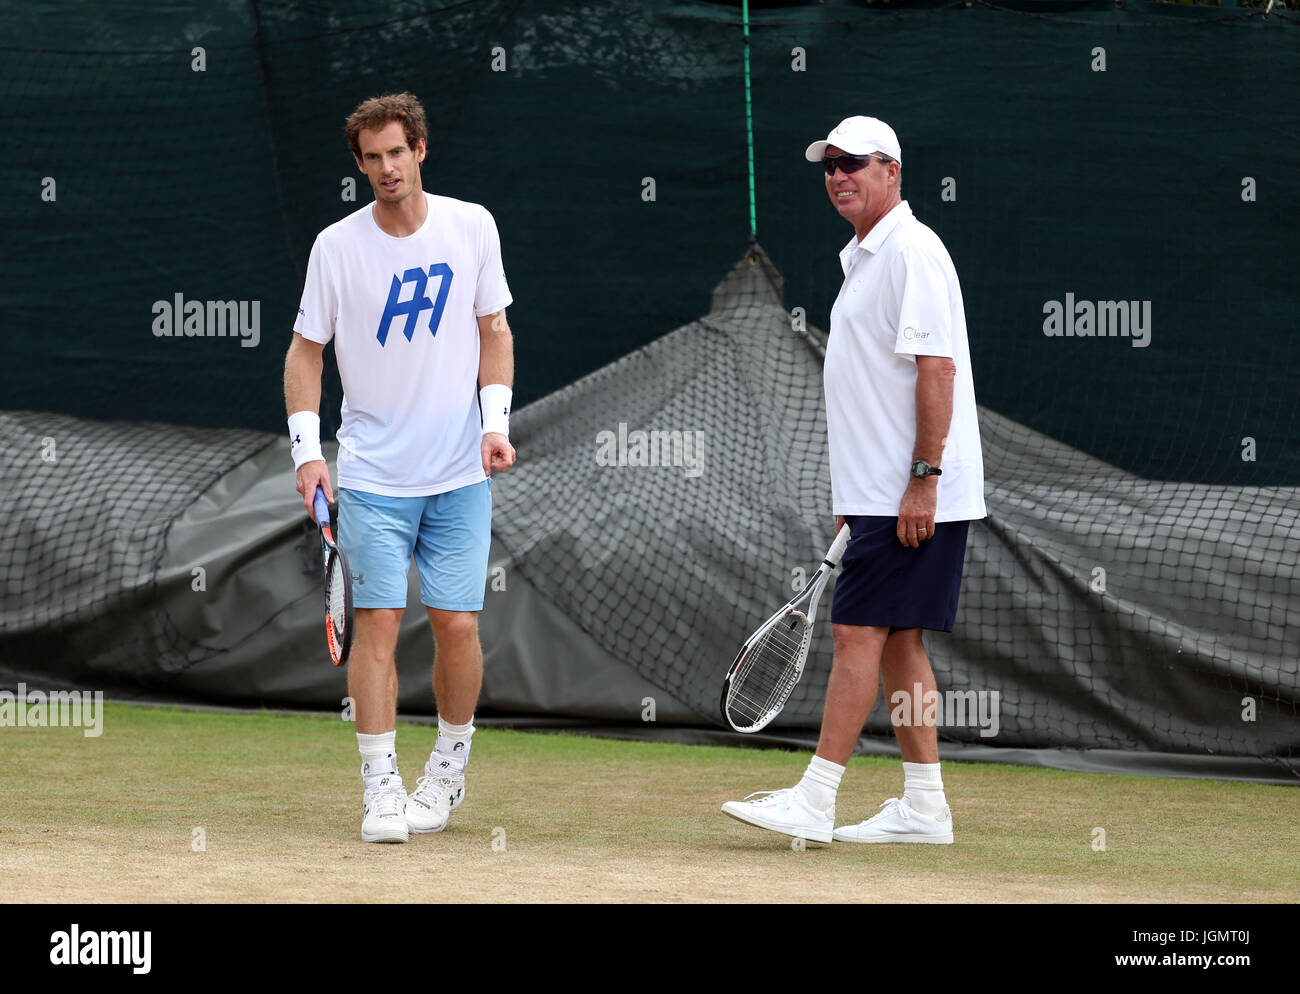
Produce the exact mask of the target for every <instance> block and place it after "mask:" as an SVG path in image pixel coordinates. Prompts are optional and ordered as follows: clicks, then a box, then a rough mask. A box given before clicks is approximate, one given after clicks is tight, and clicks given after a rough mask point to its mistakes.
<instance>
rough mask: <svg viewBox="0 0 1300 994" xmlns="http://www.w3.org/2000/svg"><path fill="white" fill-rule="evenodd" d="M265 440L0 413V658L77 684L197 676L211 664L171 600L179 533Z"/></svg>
mask: <svg viewBox="0 0 1300 994" xmlns="http://www.w3.org/2000/svg"><path fill="white" fill-rule="evenodd" d="M273 441H274V436H272V435H268V434H266V433H264V432H253V431H243V430H227V431H223V430H214V429H196V428H182V427H175V426H171V425H160V424H151V423H128V422H113V421H93V420H88V419H83V418H73V417H68V416H65V415H58V414H48V413H38V412H29V411H5V412H0V520H3V521H4V522H5V527H4V528H3V529H0V652H3V654H4V657H5V660H6V661H7V662H18V661H22V662H25V663H27V664H29V665H30V664H39V665H43V666H44V667H45V668H46V669H48V670H50V671H57V672H60V673H63V674H67V673H70V672H77V671H78V670H81V669H83V668H85V667H90V668H94V669H104V670H111V671H112V672H114V673H116V674H119V675H127V676H132V675H144V674H152V673H156V672H157V671H158V670H159V668H160V667H161V668H162V669H164V670H168V669H172V670H174V669H184V668H187V667H189V666H192V665H194V664H195V663H198V662H201V661H202V660H204V659H206V658H209V657H210V655H211V654H212V653H211V650H208V649H206V648H204V647H203V646H202V645H201V644H200V643H199V642H198V641H197V640H195V639H194V638H192V637H190V636H189V635H187V634H186V632H184V631H181V630H180V629H179V628H178V627H177V626H176V625H175V624H174V623H173V621H172V619H171V617H170V616H169V615H168V614H167V612H166V611H165V610H164V609H163V608H162V605H161V604H160V603H159V601H158V597H157V575H158V567H159V563H160V562H161V560H162V558H163V552H164V549H165V546H166V540H167V531H168V529H169V527H170V526H171V524H172V522H173V521H174V520H175V519H176V518H177V517H178V516H179V515H180V514H181V513H182V512H184V511H185V510H186V509H187V508H188V507H189V506H190V505H191V504H193V503H194V501H195V500H196V499H197V498H198V497H199V495H200V494H201V493H202V492H203V490H204V489H206V488H207V487H208V486H210V485H211V484H212V483H213V482H214V481H215V480H216V479H217V478H218V477H219V476H221V475H222V474H223V473H225V472H226V471H227V470H229V469H230V468H231V467H233V466H235V465H237V464H239V463H240V462H243V461H244V460H245V459H247V458H249V457H250V456H252V455H253V454H254V453H256V452H257V451H259V450H260V449H262V448H263V447H264V446H266V445H268V444H271V443H272V442H273Z"/></svg>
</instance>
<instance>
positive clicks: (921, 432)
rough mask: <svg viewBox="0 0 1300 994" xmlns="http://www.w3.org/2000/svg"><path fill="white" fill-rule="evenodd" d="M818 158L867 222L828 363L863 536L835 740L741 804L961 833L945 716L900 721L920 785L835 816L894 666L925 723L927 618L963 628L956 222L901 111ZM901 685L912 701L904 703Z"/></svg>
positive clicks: (837, 452)
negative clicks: (906, 149) (796, 773)
mask: <svg viewBox="0 0 1300 994" xmlns="http://www.w3.org/2000/svg"><path fill="white" fill-rule="evenodd" d="M806 157H807V158H808V160H809V161H810V162H820V163H822V165H823V168H824V169H825V171H826V177H825V182H826V193H827V196H829V197H830V200H831V203H832V204H833V205H834V207H835V210H836V211H837V212H838V213H839V215H840V217H842V218H844V220H846V221H848V222H849V223H850V224H852V225H853V232H854V237H853V238H852V239H851V240H850V241H849V243H848V244H847V245H846V246H845V247H844V249H843V250H842V251H841V252H840V264H841V265H842V266H843V269H844V284H843V286H842V287H841V288H840V293H839V296H838V297H837V298H836V300H835V305H834V307H833V308H832V309H831V331H830V339H829V342H828V344H827V347H826V363H825V373H824V380H825V386H826V427H827V433H828V435H829V436H830V461H831V489H832V494H833V500H834V511H835V515H836V521H835V526H836V530H837V531H838V530H839V527H840V525H841V524H842V523H843V522H847V523H848V525H849V527H850V530H851V533H852V538H851V540H850V541H849V545H848V549H847V550H846V552H845V555H844V560H843V572H842V574H841V576H840V578H839V579H838V581H837V582H836V584H835V599H834V603H833V605H832V607H831V628H832V632H833V633H834V636H835V660H834V665H833V667H832V669H831V677H830V683H829V685H828V687H827V689H826V710H825V712H824V715H823V717H822V729H821V738H820V740H819V742H818V744H817V753H816V755H815V756H814V757H813V760H812V762H811V763H810V764H809V766H808V770H807V772H806V773H805V774H804V777H803V779H802V780H801V781H800V782H799V783H798V784H797V785H796V786H795V787H793V788H790V789H787V790H780V791H776V792H774V793H771V794H767V795H766V796H764V797H762V798H761V799H759V800H754V801H744V802H736V801H732V802H729V803H728V804H727V805H725V806H724V810H725V811H726V812H727V813H728V814H730V815H732V816H733V817H736V818H739V819H741V820H742V821H747V822H749V823H751V824H754V825H758V826H760V827H762V828H768V829H772V830H773V831H777V832H784V833H786V834H787V835H794V836H799V837H802V838H805V839H808V840H813V841H818V842H830V841H831V839H832V838H834V839H835V840H836V841H839V842H934V843H950V842H952V837H953V834H952V833H953V824H952V815H951V813H950V811H949V808H948V803H947V799H946V798H945V796H944V790H943V780H942V778H941V777H940V774H939V741H938V733H937V731H936V729H935V726H934V725H933V724H922V725H920V726H917V725H913V724H910V723H908V724H899V723H897V722H896V723H895V727H894V733H895V735H897V737H898V744H899V748H900V750H901V751H902V754H903V796H902V797H901V798H891V799H889V800H888V801H885V802H884V804H882V805H881V806H880V807H881V811H880V812H879V813H878V814H877V815H875V817H873V818H870V819H868V820H867V821H864V822H862V823H860V824H857V825H849V826H845V827H841V828H835V827H834V824H835V794H836V791H837V790H838V788H839V784H840V778H841V777H842V776H843V775H844V767H845V764H846V763H847V762H848V760H849V756H850V755H851V754H852V752H853V747H854V745H855V744H856V742H857V740H858V735H859V734H860V733H861V731H862V726H863V725H864V724H865V722H866V720H867V716H868V715H869V714H870V713H871V709H872V706H873V705H874V704H875V701H876V690H877V685H878V683H879V681H880V679H881V677H882V676H883V678H884V684H885V695H886V700H887V701H888V702H889V703H890V705H891V711H899V712H901V713H902V714H903V715H904V716H905V720H909V721H910V718H911V716H912V715H913V714H919V713H921V710H922V707H923V703H924V700H925V699H926V698H925V695H926V694H928V693H931V692H934V691H935V689H936V688H935V680H934V672H933V671H932V670H931V668H930V661H929V659H928V658H927V657H926V654H925V646H924V644H923V643H922V641H921V631H922V630H923V629H927V628H928V629H930V630H932V631H942V632H950V631H952V627H953V620H954V618H955V617H956V614H957V595H958V592H959V589H960V587H961V571H962V560H963V558H964V557H965V553H966V533H967V529H968V528H969V527H970V522H971V521H972V520H974V519H978V518H982V517H984V515H985V510H984V461H983V457H982V455H981V452H980V437H979V423H978V421H977V417H976V410H975V387H974V383H973V382H972V379H971V362H970V348H969V346H968V344H967V341H966V318H965V314H964V312H963V308H962V298H961V286H960V284H959V283H958V281H957V272H956V270H955V269H954V268H953V264H952V259H951V258H950V257H949V255H948V251H947V249H945V248H944V247H943V243H942V242H941V241H940V240H939V236H938V235H936V234H935V233H934V232H933V231H931V230H930V229H929V228H928V227H926V226H925V225H924V224H922V223H921V222H920V221H918V220H917V219H916V218H915V217H914V216H913V214H912V211H911V208H909V207H908V205H907V201H905V200H903V199H901V186H902V166H903V155H902V150H901V149H900V147H899V144H898V138H897V136H896V135H895V134H894V131H893V129H892V128H890V127H889V125H887V124H885V123H884V122H883V121H880V120H877V119H876V118H873V117H850V118H848V119H847V120H844V121H841V122H840V124H839V125H838V126H837V127H836V128H835V129H834V130H833V131H832V132H831V133H830V134H829V135H827V137H826V139H825V140H824V141H816V142H813V143H812V144H811V145H809V146H808V149H807V152H806ZM918 687H919V688H920V693H921V695H922V698H923V700H922V702H915V703H914V702H913V698H914V697H915V696H916V694H917V692H918ZM897 692H901V693H903V694H904V695H906V696H905V697H903V698H901V700H903V701H904V702H906V705H907V706H906V707H904V708H895V707H894V704H895V703H896V701H895V698H894V695H895V693H897ZM914 709H915V710H914Z"/></svg>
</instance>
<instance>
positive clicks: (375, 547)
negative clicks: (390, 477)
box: [338, 480, 492, 611]
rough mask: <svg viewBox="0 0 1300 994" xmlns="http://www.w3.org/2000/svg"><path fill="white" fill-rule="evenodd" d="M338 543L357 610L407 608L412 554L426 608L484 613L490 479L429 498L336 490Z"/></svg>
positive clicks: (489, 538)
mask: <svg viewBox="0 0 1300 994" xmlns="http://www.w3.org/2000/svg"><path fill="white" fill-rule="evenodd" d="M338 543H339V547H340V548H342V550H343V552H344V554H345V555H346V556H347V557H348V566H349V568H350V569H351V570H352V604H353V606H354V607H360V608H375V607H387V608H394V607H402V608H404V607H406V586H407V577H408V576H409V574H410V572H411V556H412V555H414V556H415V563H416V565H417V566H418V567H419V569H420V600H421V601H423V602H424V604H425V605H427V606H428V607H432V608H438V609H439V610H442V611H481V610H483V590H484V588H485V587H486V586H487V565H488V547H489V546H490V545H491V543H492V481H491V480H483V481H482V482H481V483H473V484H470V485H469V486H468V487H461V488H460V489H459V490H449V491H448V492H447V493H445V494H434V495H433V496H431V497H384V496H382V495H381V494H369V493H364V492H363V491H360V490H342V489H340V490H339V535H338Z"/></svg>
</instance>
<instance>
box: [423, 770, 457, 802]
mask: <svg viewBox="0 0 1300 994" xmlns="http://www.w3.org/2000/svg"><path fill="white" fill-rule="evenodd" d="M464 782H465V778H464V777H461V778H460V780H453V779H451V778H450V777H431V776H429V775H428V774H427V773H426V774H425V775H424V776H422V777H420V779H419V780H417V781H415V794H414V795H413V796H415V797H418V798H419V799H420V800H422V801H425V802H426V803H428V804H429V805H430V806H432V805H433V804H436V803H441V802H442V800H443V798H444V797H445V796H446V795H447V794H449V793H451V792H452V791H453V790H455V789H456V786H457V784H458V783H461V784H463V783H464Z"/></svg>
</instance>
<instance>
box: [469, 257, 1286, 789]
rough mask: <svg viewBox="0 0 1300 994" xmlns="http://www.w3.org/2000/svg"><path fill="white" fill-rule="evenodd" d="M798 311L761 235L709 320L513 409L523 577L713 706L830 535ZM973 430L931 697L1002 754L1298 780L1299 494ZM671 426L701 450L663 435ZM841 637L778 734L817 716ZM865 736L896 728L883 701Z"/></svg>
mask: <svg viewBox="0 0 1300 994" xmlns="http://www.w3.org/2000/svg"><path fill="white" fill-rule="evenodd" d="M800 325H801V322H800V320H798V319H797V318H796V317H794V316H792V315H791V313H790V312H788V311H786V310H785V308H784V306H783V303H782V281H781V277H780V274H779V273H778V272H777V271H776V270H775V268H774V267H773V266H772V264H771V262H770V260H769V259H768V258H767V256H766V255H765V254H764V253H763V251H762V249H761V248H758V247H754V248H752V249H751V250H749V251H747V252H746V254H745V256H744V257H743V258H742V259H741V261H740V262H739V263H738V264H737V265H736V266H735V268H734V269H733V270H732V271H731V273H730V274H729V275H728V276H727V278H726V279H725V280H724V281H723V282H722V283H721V284H720V285H719V286H718V288H717V290H716V291H715V293H714V296H713V305H712V309H711V311H710V312H709V314H708V315H707V316H706V317H703V318H701V319H700V320H698V321H694V322H691V323H690V324H687V325H685V326H684V327H681V328H679V329H677V330H676V331H673V332H671V333H670V334H668V335H666V336H664V337H663V338H661V339H659V340H658V341H656V342H654V343H652V344H651V345H649V346H647V347H645V348H642V349H641V350H639V351H637V352H635V353H633V354H631V355H629V356H627V357H625V358H624V359H622V360H620V361H618V362H615V363H613V364H611V365H609V366H607V367H605V368H603V369H601V370H599V371H597V372H596V373H594V374H592V375H590V376H588V377H586V378H585V379H582V380H580V381H578V382H577V383H574V384H572V385H571V386H569V387H567V388H565V389H563V390H561V391H559V392H557V393H555V394H552V395H551V396H549V397H547V398H545V399H543V400H541V401H538V402H537V403H535V404H531V405H529V406H528V407H526V408H524V409H522V410H520V411H518V412H517V413H516V414H515V417H514V422H513V429H512V435H513V436H514V438H515V441H516V444H517V447H518V449H519V452H520V462H519V464H518V466H517V467H516V468H515V469H514V470H512V471H511V472H510V473H509V474H505V475H503V476H500V477H498V478H497V479H496V480H495V482H494V487H495V501H496V510H495V513H494V531H495V534H496V536H497V537H498V538H499V539H500V540H501V541H503V542H504V543H505V545H506V547H507V548H508V549H509V551H510V553H511V555H512V557H513V559H514V564H515V567H516V568H517V569H518V570H519V572H520V573H521V574H522V575H523V576H524V577H525V578H526V579H527V580H528V581H529V582H530V583H532V584H533V585H534V586H535V587H536V588H537V589H538V590H539V591H540V592H541V593H542V594H544V595H545V596H546V597H548V598H549V599H550V600H552V601H553V602H554V603H555V604H556V605H558V606H559V607H560V608H561V609H562V610H563V611H564V612H565V614H567V615H568V616H569V617H571V618H573V619H574V620H575V621H576V622H577V623H578V624H579V625H580V627H581V628H582V629H583V630H584V631H585V632H586V633H587V634H588V635H590V636H591V637H592V638H593V639H594V640H595V641H596V642H597V643H598V644H599V645H600V646H601V647H603V648H604V649H605V650H606V651H607V652H608V653H609V654H610V655H612V656H613V657H614V658H616V659H618V660H620V661H621V662H622V663H623V664H625V665H627V666H629V667H631V668H632V669H634V670H635V671H636V672H637V673H639V674H640V675H642V676H643V677H645V678H646V679H648V680H650V681H651V682H653V683H654V684H656V685H657V686H659V687H662V688H663V689H664V690H665V691H666V692H667V693H669V694H671V695H672V696H673V697H674V698H676V699H677V700H678V701H680V702H682V703H684V704H686V705H687V706H689V707H690V708H691V709H693V710H694V711H695V712H696V713H697V714H699V715H700V717H701V719H704V720H710V721H715V720H716V708H717V703H716V702H717V700H718V693H719V689H720V681H721V680H722V677H723V675H724V674H725V672H726V668H727V666H728V665H729V663H730V661H731V660H732V659H733V658H734V656H735V653H736V651H737V649H738V647H739V646H740V644H741V643H742V642H743V641H744V639H745V638H747V637H748V635H749V634H750V633H751V632H752V631H753V630H754V629H755V628H756V627H757V625H758V624H759V623H760V622H761V621H762V620H763V619H764V618H765V617H767V616H768V615H769V614H770V613H771V611H772V610H774V609H775V607H777V606H779V604H780V603H781V602H782V601H783V600H786V599H789V598H790V597H791V596H793V593H794V591H796V590H797V589H798V588H799V585H800V584H802V583H803V582H805V581H806V580H807V579H808V577H809V576H811V574H812V572H813V570H814V569H815V567H816V566H817V564H818V563H819V562H820V558H821V556H822V555H823V554H824V552H825V548H826V546H827V544H828V542H829V540H830V538H831V537H832V535H833V531H832V525H833V522H832V516H831V508H830V479H829V469H828V453H827V441H826V424H825V415H824V407H823V404H824V401H823V392H822V378H821V372H822V370H821V364H822V358H823V355H824V348H823V343H824V340H825V339H824V337H823V336H822V334H821V333H820V332H818V331H817V330H816V329H811V328H810V329H806V330H805V329H803V328H802V327H801V326H800ZM978 389H979V385H978V384H976V390H977V395H978ZM980 424H981V435H982V443H983V447H984V452H985V468H986V493H987V502H988V506H989V512H990V516H989V518H987V519H986V520H984V521H981V522H978V523H976V525H975V526H974V527H972V529H971V532H970V539H969V544H968V549H967V556H966V567H965V575H964V582H963V588H962V589H963V592H962V599H961V605H960V609H959V614H958V620H957V625H956V629H955V631H954V633H953V634H952V635H931V636H927V641H928V645H929V651H930V656H931V659H932V662H933V664H934V667H935V671H936V676H937V678H938V681H939V687H940V689H941V691H943V692H945V693H947V692H948V691H951V692H953V693H955V694H965V693H966V692H968V691H975V692H977V693H983V694H985V695H988V697H987V700H988V701H990V702H995V703H993V704H991V706H993V707H996V710H997V712H998V716H999V728H998V729H997V735H996V738H995V739H993V741H994V742H996V744H998V745H1015V746H1027V747H1033V746H1055V747H1078V748H1109V749H1146V750H1157V751H1168V752H1192V753H1212V754H1221V755H1236V756H1254V757H1267V758H1275V759H1277V760H1278V761H1279V762H1280V763H1282V764H1284V765H1287V766H1290V767H1291V768H1292V769H1294V766H1295V759H1296V741H1297V735H1298V729H1300V724H1298V723H1297V705H1296V702H1297V697H1298V696H1300V695H1298V694H1297V689H1298V686H1300V677H1298V668H1297V659H1298V658H1300V627H1298V625H1297V623H1298V622H1300V598H1298V597H1297V590H1298V589H1300V588H1298V587H1297V586H1296V582H1295V581H1296V562H1297V553H1298V552H1300V530H1298V529H1297V524H1298V523H1300V521H1298V519H1300V492H1297V491H1296V490H1295V489H1291V488H1281V487H1275V488H1247V487H1227V486H1203V485H1197V484H1184V483H1171V482H1160V481H1150V480H1144V479H1141V478H1139V477H1136V476H1134V475H1132V474H1129V473H1126V472H1123V471H1121V470H1119V469H1116V468H1114V467H1111V466H1108V465H1107V464H1105V463H1103V462H1100V461H1099V460H1097V459H1095V458H1093V457H1091V456H1088V455H1087V454H1085V453H1082V452H1079V451H1077V450H1074V449H1071V448H1069V447H1067V446H1065V445H1062V444H1060V443H1058V442H1055V441H1053V440H1052V439H1050V438H1047V437H1046V436H1044V435H1042V434H1040V433H1038V432H1035V431H1032V430H1030V429H1028V428H1026V427H1024V426H1023V425H1019V424H1017V423H1016V422H1014V421H1011V420H1009V419H1007V418H1004V417H1001V416H999V415H997V414H995V413H993V412H991V411H988V410H986V409H981V411H980ZM674 432H675V433H680V434H681V436H682V437H683V439H685V438H686V437H687V436H689V437H690V438H691V439H693V440H694V441H693V445H694V448H693V449H692V448H691V446H688V445H683V446H682V447H681V448H680V450H678V449H673V448H672V447H671V446H667V445H664V444H660V445H658V446H656V445H655V444H654V439H655V437H656V435H655V433H660V435H659V438H661V439H662V438H665V437H669V436H668V435H667V434H666V433H674ZM642 443H644V444H642ZM638 446H640V448H638ZM674 453H676V457H675V458H674V457H673V456H674ZM656 456H658V462H659V465H653V464H650V463H654V462H655V461H656V460H655V457H656ZM641 462H644V463H648V464H647V465H639V463H641ZM665 463H666V464H665ZM827 596H828V597H829V596H831V592H829V591H828V594H827ZM827 613H828V612H827ZM828 627H829V626H828V625H827V624H826V622H825V621H824V620H823V621H821V622H819V624H818V635H817V638H816V639H815V641H814V644H813V647H812V650H811V652H810V655H809V662H808V668H807V670H806V673H805V676H804V679H803V680H802V682H801V683H800V684H799V686H798V687H797V688H796V689H795V692H794V693H793V695H792V696H791V698H790V702H789V703H788V705H787V707H786V709H785V712H784V713H783V714H782V716H781V717H780V718H779V719H778V721H777V723H776V725H774V726H773V727H779V726H781V725H785V726H787V727H804V728H815V727H816V726H817V725H818V724H819V722H820V718H821V708H822V703H823V700H824V696H825V689H826V679H827V675H828V673H829V670H830V662H831V644H830V643H831V640H830V638H829V631H828ZM994 693H996V695H997V696H996V698H994V697H993V696H992V695H993V694H994ZM967 700H974V698H967ZM941 724H942V722H941ZM868 730H869V731H871V732H875V733H878V734H886V735H887V734H889V733H890V731H891V727H890V718H889V706H888V702H886V701H885V700H884V699H883V695H882V699H881V701H880V702H879V703H878V705H877V708H876V710H875V711H874V712H873V714H872V717H871V719H870V721H869V723H868ZM981 730H984V731H987V730H988V726H987V725H985V726H979V727H977V724H976V723H975V722H973V721H968V722H966V723H965V724H964V725H960V726H954V725H948V726H945V727H941V735H942V737H944V738H946V739H950V740H960V741H971V742H985V740H986V736H984V735H981Z"/></svg>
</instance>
